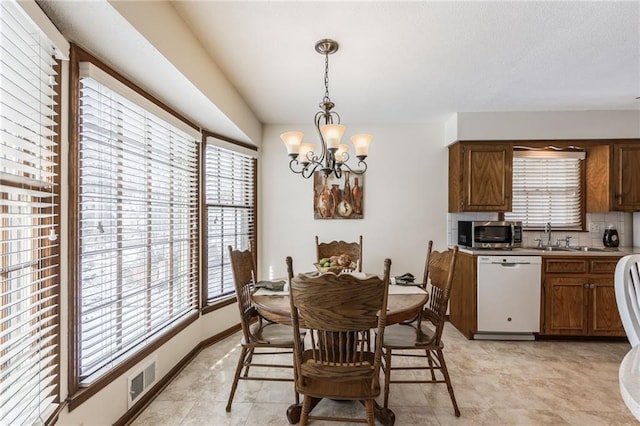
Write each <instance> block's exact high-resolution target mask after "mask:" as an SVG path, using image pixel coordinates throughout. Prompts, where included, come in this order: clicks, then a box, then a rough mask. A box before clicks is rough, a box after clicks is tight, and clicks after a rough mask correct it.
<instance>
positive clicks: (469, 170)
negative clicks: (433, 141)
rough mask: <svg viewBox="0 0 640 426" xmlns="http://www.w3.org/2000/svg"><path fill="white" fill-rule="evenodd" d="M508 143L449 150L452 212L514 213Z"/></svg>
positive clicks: (457, 146) (459, 145) (469, 144)
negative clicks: (511, 211) (512, 209)
mask: <svg viewBox="0 0 640 426" xmlns="http://www.w3.org/2000/svg"><path fill="white" fill-rule="evenodd" d="M512 159H513V154H512V149H511V144H509V143H491V142H487V143H478V142H458V143H455V144H453V145H451V146H450V147H449V211H450V212H505V211H510V210H511V180H512Z"/></svg>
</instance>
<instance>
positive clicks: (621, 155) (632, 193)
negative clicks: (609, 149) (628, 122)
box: [612, 141, 640, 211]
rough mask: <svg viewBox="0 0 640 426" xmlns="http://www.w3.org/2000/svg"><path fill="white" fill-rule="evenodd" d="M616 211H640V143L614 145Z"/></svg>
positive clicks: (614, 202) (614, 203) (613, 201)
mask: <svg viewBox="0 0 640 426" xmlns="http://www.w3.org/2000/svg"><path fill="white" fill-rule="evenodd" d="M612 187H613V200H612V203H613V206H614V210H622V211H640V141H638V142H634V143H617V144H614V145H613V185H612Z"/></svg>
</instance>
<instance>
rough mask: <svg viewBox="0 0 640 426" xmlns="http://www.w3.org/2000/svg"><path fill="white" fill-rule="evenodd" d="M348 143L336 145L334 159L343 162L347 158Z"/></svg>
mask: <svg viewBox="0 0 640 426" xmlns="http://www.w3.org/2000/svg"><path fill="white" fill-rule="evenodd" d="M348 151H349V145H347V144H346V143H341V144H340V145H338V151H336V161H338V162H340V163H344V162H345V161H346V160H347V158H348Z"/></svg>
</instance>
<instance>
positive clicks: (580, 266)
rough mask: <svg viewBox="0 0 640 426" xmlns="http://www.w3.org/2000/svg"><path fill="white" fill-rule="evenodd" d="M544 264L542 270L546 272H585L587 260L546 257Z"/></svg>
mask: <svg viewBox="0 0 640 426" xmlns="http://www.w3.org/2000/svg"><path fill="white" fill-rule="evenodd" d="M544 265H545V266H544V271H545V272H546V273H552V274H553V273H555V274H559V273H560V274H563V273H564V274H574V273H583V274H584V273H587V261H586V260H581V259H567V258H563V259H547V260H545V261H544Z"/></svg>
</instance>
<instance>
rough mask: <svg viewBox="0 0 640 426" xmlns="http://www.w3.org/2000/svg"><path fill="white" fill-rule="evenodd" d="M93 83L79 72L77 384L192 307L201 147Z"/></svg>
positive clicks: (125, 355) (134, 349)
mask: <svg viewBox="0 0 640 426" xmlns="http://www.w3.org/2000/svg"><path fill="white" fill-rule="evenodd" d="M82 65H83V64H81V69H84V70H86V69H89V68H88V67H86V66H82ZM91 75H92V76H91V77H89V76H86V75H85V74H83V73H81V77H80V106H79V115H80V121H81V123H80V146H79V151H80V156H79V206H78V208H79V223H78V225H77V226H78V235H79V245H80V246H79V259H78V262H79V268H78V273H79V277H78V289H77V293H78V295H79V299H80V300H79V310H80V312H79V317H78V318H77V321H79V324H78V325H77V329H78V330H79V336H77V341H76V344H77V347H78V354H79V360H78V366H79V371H78V372H77V374H78V376H79V378H80V381H81V383H90V382H92V381H93V380H94V379H95V378H97V377H98V376H100V375H102V374H103V373H106V372H107V371H108V370H109V369H111V368H112V367H114V366H116V365H118V364H120V363H121V362H122V361H124V360H126V359H128V358H129V356H131V355H132V354H134V353H136V352H137V351H138V350H141V349H142V348H143V347H144V346H145V345H146V344H148V343H150V342H152V341H153V339H154V337H156V336H157V335H159V334H160V333H163V332H165V331H167V330H169V329H170V328H171V327H172V326H173V325H175V324H176V323H177V321H178V320H180V319H181V318H183V317H184V316H186V315H188V314H190V313H192V312H194V311H195V310H196V309H197V302H198V284H197V283H198V273H197V271H198V252H199V251H198V229H197V157H196V146H197V143H198V140H199V138H195V137H194V136H193V135H190V134H188V133H186V132H185V131H184V130H182V129H179V128H177V127H176V126H174V125H173V124H170V123H168V122H167V121H165V120H163V119H162V118H160V117H158V115H156V114H153V113H151V112H149V111H148V110H147V109H145V108H143V107H141V106H140V104H145V102H142V101H140V103H138V102H137V101H138V100H137V99H127V98H125V97H124V96H122V95H121V94H119V93H117V92H116V91H114V90H112V88H111V87H116V86H118V85H117V84H114V85H111V84H110V85H109V87H107V85H105V84H103V82H102V81H97V80H96V79H94V78H93V76H94V75H95V73H92V74H91ZM101 78H104V73H103V75H102V76H101Z"/></svg>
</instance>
